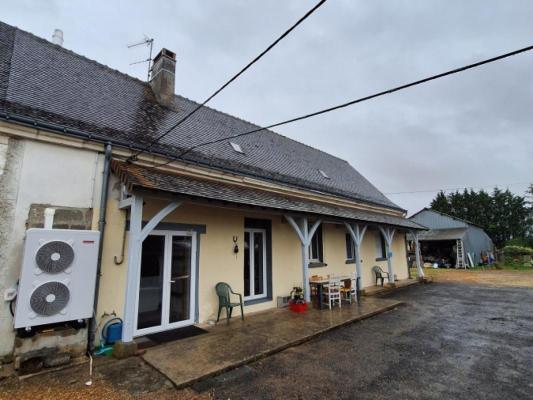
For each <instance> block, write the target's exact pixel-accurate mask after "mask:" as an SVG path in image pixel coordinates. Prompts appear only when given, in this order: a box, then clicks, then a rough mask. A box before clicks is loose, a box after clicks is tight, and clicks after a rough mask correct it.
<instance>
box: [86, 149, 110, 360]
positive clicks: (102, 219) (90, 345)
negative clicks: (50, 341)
mask: <svg viewBox="0 0 533 400" xmlns="http://www.w3.org/2000/svg"><path fill="white" fill-rule="evenodd" d="M112 149H113V148H112V147H111V143H107V144H106V147H105V159H104V171H103V173H102V191H101V193H100V212H99V217H98V230H99V231H100V243H99V244H98V261H97V264H96V282H95V285H94V302H93V316H92V318H91V321H90V323H89V334H88V335H87V336H88V338H87V351H88V352H89V354H92V353H93V351H94V339H95V337H96V329H97V327H98V322H97V321H96V308H97V307H98V292H99V290H100V274H101V270H102V252H103V248H104V232H105V225H106V209H107V192H108V190H109V174H110V165H111V155H112Z"/></svg>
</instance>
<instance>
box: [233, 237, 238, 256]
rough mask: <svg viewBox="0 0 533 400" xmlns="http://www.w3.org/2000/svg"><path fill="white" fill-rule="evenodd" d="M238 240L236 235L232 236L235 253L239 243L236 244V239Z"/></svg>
mask: <svg viewBox="0 0 533 400" xmlns="http://www.w3.org/2000/svg"><path fill="white" fill-rule="evenodd" d="M238 240H239V237H238V236H233V252H234V253H235V254H237V253H238V252H239V245H238V244H237V241H238Z"/></svg>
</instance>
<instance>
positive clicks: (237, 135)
mask: <svg viewBox="0 0 533 400" xmlns="http://www.w3.org/2000/svg"><path fill="white" fill-rule="evenodd" d="M530 50H533V46H528V47H523V48H521V49H518V50H514V51H511V52H509V53H505V54H501V55H499V56H496V57H492V58H488V59H485V60H482V61H478V62H475V63H473V64H468V65H465V66H463V67H460V68H455V69H452V70H449V71H446V72H442V73H440V74H436V75H432V76H429V77H427V78H423V79H419V80H417V81H413V82H410V83H406V84H404V85H400V86H396V87H394V88H391V89H387V90H384V91H381V92H377V93H374V94H371V95H368V96H364V97H360V98H358V99H355V100H351V101H348V102H346V103H342V104H339V105H336V106H333V107H329V108H325V109H323V110H319V111H315V112H312V113H309V114H305V115H302V116H299V117H294V118H291V119H288V120H285V121H281V122H276V123H274V124H270V125H267V126H263V127H259V128H256V129H252V130H250V131H246V132H242V133H238V134H235V135H230V136H226V137H224V138H221V139H216V140H210V141H207V142H203V143H199V144H197V145H194V146H191V147H189V148H187V149H185V150H183V151H182V152H181V153H179V154H178V155H177V156H174V157H172V159H171V160H170V161H166V162H164V163H160V164H158V165H155V166H154V168H158V167H161V166H164V165H167V164H170V163H171V162H173V161H175V160H177V159H179V158H182V157H183V156H184V155H186V154H188V153H190V152H191V151H193V150H195V149H198V148H199V147H204V146H208V145H211V144H215V143H219V142H224V141H227V140H228V139H234V138H238V137H242V136H247V135H251V134H254V133H257V132H261V131H264V130H266V129H271V128H275V127H278V126H281V125H287V124H290V123H293V122H296V121H301V120H304V119H307V118H311V117H315V116H317V115H321V114H326V113H329V112H331V111H335V110H339V109H341V108H345V107H349V106H352V105H354V104H358V103H362V102H365V101H368V100H371V99H375V98H376V97H380V96H384V95H387V94H391V93H394V92H398V91H400V90H405V89H407V88H410V87H413V86H417V85H420V84H423V83H427V82H430V81H433V80H436V79H440V78H443V77H445V76H449V75H453V74H457V73H459V72H463V71H466V70H469V69H472V68H476V67H479V66H482V65H485V64H489V63H493V62H495V61H499V60H502V59H504V58H507V57H511V56H515V55H517V54H520V53H525V52H527V51H530Z"/></svg>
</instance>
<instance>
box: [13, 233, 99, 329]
mask: <svg viewBox="0 0 533 400" xmlns="http://www.w3.org/2000/svg"><path fill="white" fill-rule="evenodd" d="M99 239H100V233H99V232H98V231H87V230H72V229H33V228H32V229H28V230H27V231H26V243H25V245H24V256H23V260H22V269H21V272H20V281H19V287H18V294H17V308H16V312H15V328H16V329H18V328H29V327H33V326H38V325H43V324H51V323H56V322H63V321H73V320H80V319H84V318H89V317H91V316H92V311H93V300H94V285H95V282H96V264H97V259H98V242H99Z"/></svg>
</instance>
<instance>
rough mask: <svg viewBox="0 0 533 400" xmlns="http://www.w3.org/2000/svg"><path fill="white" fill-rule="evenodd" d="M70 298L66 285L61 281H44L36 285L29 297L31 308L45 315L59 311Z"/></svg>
mask: <svg viewBox="0 0 533 400" xmlns="http://www.w3.org/2000/svg"><path fill="white" fill-rule="evenodd" d="M69 299H70V293H69V290H68V287H67V286H66V285H64V284H63V283H61V282H46V283H44V284H42V285H41V286H39V287H37V288H36V289H35V290H34V291H33V293H32V295H31V297H30V306H31V309H32V310H33V311H34V312H35V313H37V314H39V315H45V316H47V317H49V316H52V315H55V314H57V313H58V312H60V311H61V310H62V309H63V308H65V306H66V305H67V303H68V301H69Z"/></svg>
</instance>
